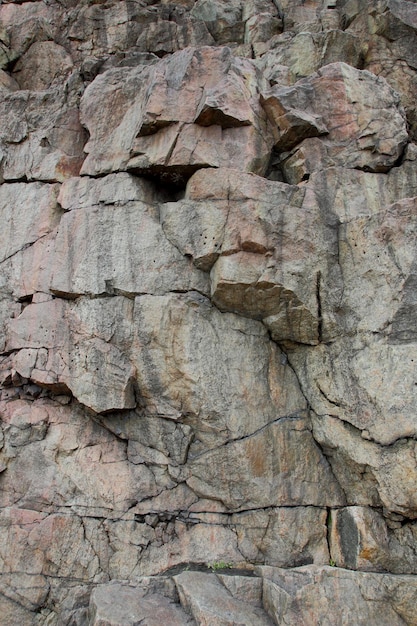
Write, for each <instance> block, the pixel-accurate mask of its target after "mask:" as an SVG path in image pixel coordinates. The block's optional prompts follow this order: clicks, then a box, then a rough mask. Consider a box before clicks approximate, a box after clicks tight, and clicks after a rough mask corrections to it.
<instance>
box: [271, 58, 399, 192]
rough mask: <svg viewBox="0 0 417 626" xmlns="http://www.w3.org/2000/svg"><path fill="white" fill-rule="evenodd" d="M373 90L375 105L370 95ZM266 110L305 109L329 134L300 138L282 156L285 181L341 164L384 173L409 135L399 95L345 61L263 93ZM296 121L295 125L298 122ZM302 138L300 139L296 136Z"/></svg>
mask: <svg viewBox="0 0 417 626" xmlns="http://www.w3.org/2000/svg"><path fill="white" fill-rule="evenodd" d="M375 91H377V92H378V100H377V103H376V102H375V104H376V106H374V105H371V106H369V102H374V101H373V99H372V94H373V93H374V92H375ZM264 97H265V98H266V99H267V102H268V105H269V107H270V108H271V107H272V106H273V103H274V102H275V101H276V105H275V106H276V107H277V108H278V110H280V108H284V111H285V108H287V109H289V110H290V111H291V108H294V109H296V110H297V109H300V108H301V109H304V110H305V106H306V104H308V109H307V112H308V113H311V114H313V115H320V117H321V120H322V122H323V124H324V126H325V127H326V128H327V130H328V135H327V136H326V137H325V138H323V139H320V140H319V139H315V138H312V139H304V140H302V141H301V143H300V145H299V147H298V148H296V150H295V152H294V153H293V154H290V156H288V157H285V156H284V158H283V164H282V167H283V171H284V173H285V176H286V177H287V180H288V181H289V182H293V183H294V182H295V183H297V182H299V181H301V180H303V179H304V178H305V177H308V175H309V174H310V173H311V172H313V171H315V170H318V169H324V168H326V167H329V166H335V165H342V164H343V166H344V167H352V168H357V169H364V170H366V171H375V172H384V171H387V170H389V169H390V167H392V166H393V165H394V164H395V162H396V161H397V160H398V158H399V157H400V156H401V154H402V151H403V148H404V146H405V144H406V143H407V139H408V135H407V130H406V124H405V114H404V111H403V110H402V107H401V106H400V101H399V96H398V94H396V93H395V92H394V91H393V90H392V89H391V88H390V87H389V86H388V84H387V83H386V82H385V80H383V79H382V78H375V76H374V75H373V74H371V73H370V72H364V71H361V70H356V69H354V68H352V67H350V66H349V65H346V64H345V63H331V64H330V65H326V66H325V67H323V68H322V69H320V70H319V71H318V72H317V73H316V74H313V75H312V76H310V77H308V78H305V79H302V80H301V81H298V82H297V83H296V84H295V85H294V86H293V87H292V88H291V89H288V88H279V87H274V88H272V89H271V91H270V92H269V93H267V94H265V95H264ZM297 123H298V122H297ZM301 137H302V135H301Z"/></svg>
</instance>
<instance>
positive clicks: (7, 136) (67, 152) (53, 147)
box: [0, 80, 86, 182]
mask: <svg viewBox="0 0 417 626" xmlns="http://www.w3.org/2000/svg"><path fill="white" fill-rule="evenodd" d="M74 82H76V80H75V81H74ZM72 89H73V88H72V87H71V86H70V85H69V84H68V83H67V87H65V86H61V85H60V86H57V87H51V88H50V89H48V90H46V91H40V92H29V91H14V92H12V93H8V94H5V95H3V97H2V98H0V116H1V118H2V119H3V120H4V123H3V124H2V126H1V129H0V150H1V152H2V156H3V159H2V161H1V163H0V180H3V179H4V180H6V181H7V180H10V181H16V180H23V179H25V180H41V181H44V182H57V181H58V182H61V181H63V180H65V179H66V178H69V177H70V176H76V175H78V173H79V170H80V167H81V164H82V162H83V160H84V156H85V155H84V153H83V148H84V143H85V141H86V133H85V130H84V129H83V128H82V126H81V124H80V120H79V113H78V102H77V99H78V96H77V95H76V93H74V94H72V96H73V97H67V91H68V90H70V91H71V90H72ZM74 91H75V92H76V86H75V89H74Z"/></svg>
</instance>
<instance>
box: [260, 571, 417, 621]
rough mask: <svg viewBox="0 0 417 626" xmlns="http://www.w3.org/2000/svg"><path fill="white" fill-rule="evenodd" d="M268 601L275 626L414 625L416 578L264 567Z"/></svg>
mask: <svg viewBox="0 0 417 626" xmlns="http://www.w3.org/2000/svg"><path fill="white" fill-rule="evenodd" d="M262 573H263V576H264V603H265V605H266V607H267V611H268V613H269V614H270V615H271V617H272V618H273V619H274V621H275V623H276V624H285V625H286V624H288V625H289V624H291V625H292V624H294V625H297V626H298V624H300V626H301V624H305V623H310V624H323V625H325V626H327V625H328V626H330V625H331V624H334V623H335V622H339V623H343V620H346V619H347V620H349V621H351V620H354V621H355V623H356V624H358V625H359V624H364V625H365V624H372V625H375V626H376V625H377V624H378V625H379V624H386V625H387V626H388V625H390V626H391V625H393V624H395V625H397V624H398V626H400V625H402V624H410V626H411V625H413V624H415V623H416V622H415V615H414V608H413V605H414V602H415V593H416V589H415V580H414V579H412V578H408V577H407V576H399V577H391V576H384V575H382V574H366V573H362V572H361V573H354V572H347V571H346V570H341V569H337V568H329V567H325V568H317V567H313V566H307V567H302V568H299V569H298V570H294V571H285V570H274V569H268V568H264V569H262Z"/></svg>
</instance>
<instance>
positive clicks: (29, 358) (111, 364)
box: [6, 298, 136, 412]
mask: <svg viewBox="0 0 417 626" xmlns="http://www.w3.org/2000/svg"><path fill="white" fill-rule="evenodd" d="M106 309H107V315H105V310H106ZM131 315H132V307H131V302H130V301H129V300H125V299H124V298H119V299H118V300H117V301H112V302H111V301H110V300H109V301H107V302H102V303H100V302H99V301H98V300H90V301H88V300H87V301H81V302H79V303H78V304H75V305H74V304H72V303H69V302H66V301H64V300H59V299H54V300H49V301H46V302H40V303H37V304H31V305H30V306H28V307H26V308H25V309H24V311H23V312H22V314H21V315H20V316H19V317H18V318H16V319H14V320H11V321H10V322H9V331H8V339H7V341H6V349H8V350H19V352H18V353H17V355H16V359H15V366H16V368H17V370H19V371H20V372H21V373H22V375H23V376H25V378H30V379H31V380H32V381H33V382H34V383H36V384H39V385H41V386H45V387H47V388H51V389H54V390H56V391H57V392H60V391H64V392H65V391H68V390H70V391H71V392H72V393H73V394H74V395H75V396H76V397H77V398H78V400H79V401H80V402H83V403H84V404H86V405H87V406H89V407H90V408H92V409H93V410H94V411H97V412H101V411H106V410H111V409H113V410H114V409H121V408H133V407H134V406H135V404H136V401H135V398H134V393H133V377H134V369H133V367H132V365H131V364H130V363H129V361H128V359H127V358H126V356H125V355H124V354H123V352H122V351H121V347H122V345H120V346H119V347H117V346H116V345H115V344H114V343H111V342H110V343H109V340H110V339H111V337H112V335H113V332H114V330H112V328H114V325H117V326H118V330H116V337H117V338H118V339H121V341H122V342H123V341H125V337H126V332H127V333H128V334H129V330H130V329H129V328H128V327H127V324H126V318H127V319H129V316H130V317H131ZM119 320H120V322H119ZM99 372H100V374H99ZM99 380H101V384H99V386H97V383H98V381H99Z"/></svg>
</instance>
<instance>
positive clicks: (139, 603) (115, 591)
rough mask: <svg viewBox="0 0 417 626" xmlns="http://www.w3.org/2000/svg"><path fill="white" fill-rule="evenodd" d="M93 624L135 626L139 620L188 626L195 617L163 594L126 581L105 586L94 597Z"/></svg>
mask: <svg viewBox="0 0 417 626" xmlns="http://www.w3.org/2000/svg"><path fill="white" fill-rule="evenodd" d="M89 618H90V621H89V624H91V626H134V625H135V624H137V623H138V621H139V622H142V623H146V624H148V626H160V624H172V626H186V625H187V624H189V625H191V624H193V620H192V619H191V618H190V616H189V615H187V614H186V613H185V612H184V611H183V610H182V609H181V608H180V607H178V606H176V604H175V603H174V602H173V601H172V600H170V599H169V598H167V597H166V596H164V595H162V594H161V593H155V592H153V593H152V591H151V590H148V593H146V590H145V589H143V588H139V589H138V588H134V587H131V586H129V585H126V584H124V585H123V584H114V585H101V586H99V587H97V588H96V589H94V591H93V593H92V594H91V598H90V612H89Z"/></svg>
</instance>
